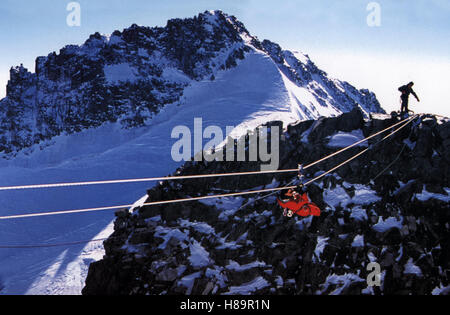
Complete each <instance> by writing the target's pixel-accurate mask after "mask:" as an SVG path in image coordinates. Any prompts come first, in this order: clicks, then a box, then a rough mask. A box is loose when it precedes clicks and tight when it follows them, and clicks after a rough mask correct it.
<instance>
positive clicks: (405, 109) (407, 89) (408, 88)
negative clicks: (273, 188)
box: [398, 82, 420, 116]
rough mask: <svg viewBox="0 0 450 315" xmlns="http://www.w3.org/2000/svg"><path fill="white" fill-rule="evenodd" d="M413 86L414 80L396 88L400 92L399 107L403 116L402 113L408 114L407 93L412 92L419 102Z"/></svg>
mask: <svg viewBox="0 0 450 315" xmlns="http://www.w3.org/2000/svg"><path fill="white" fill-rule="evenodd" d="M413 86H414V82H409V83H408V84H407V85H403V86H401V87H399V88H398V90H399V91H400V92H401V93H402V95H401V96H400V98H401V100H402V108H401V114H400V115H402V116H403V114H404V113H406V114H408V112H409V109H408V103H409V95H410V94H412V95H414V97H415V98H416V99H417V101H418V102H420V100H419V97H418V96H417V94H416V92H414V90H413V89H412V87H413Z"/></svg>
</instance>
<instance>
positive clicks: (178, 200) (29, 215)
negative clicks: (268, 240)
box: [0, 116, 416, 220]
mask: <svg viewBox="0 0 450 315" xmlns="http://www.w3.org/2000/svg"><path fill="white" fill-rule="evenodd" d="M414 117H416V116H414ZM411 122H412V119H411V118H410V119H408V120H407V121H406V122H405V121H403V123H404V125H403V126H401V127H399V128H397V129H396V130H394V131H392V132H391V133H390V134H388V135H387V136H385V137H384V138H383V139H381V140H380V141H378V142H377V144H378V143H380V142H382V141H384V140H385V139H387V138H389V137H391V136H392V135H394V134H395V133H397V132H398V131H400V130H401V129H403V128H404V127H406V126H407V125H408V124H409V123H411ZM396 125H398V124H396ZM391 128H392V127H391ZM369 149H371V147H369V148H367V149H365V150H363V151H361V152H359V153H358V154H356V155H354V156H352V157H351V158H349V159H347V160H346V161H344V162H342V163H341V164H339V165H338V166H335V167H333V168H332V169H330V170H329V171H327V172H325V173H323V174H321V175H319V176H317V177H316V178H314V179H312V180H310V181H309V182H307V183H306V184H305V186H307V185H310V184H312V183H313V182H315V181H317V180H319V179H320V178H322V177H324V176H326V175H328V174H329V173H331V172H333V171H335V170H336V169H338V168H340V167H342V166H344V165H345V164H347V163H349V162H351V161H352V160H354V159H356V158H357V157H359V156H360V155H362V154H364V153H365V152H367V151H368V150H369ZM296 171H298V170H296ZM295 188H297V186H288V187H279V188H268V189H260V190H254V191H245V192H238V193H228V194H220V195H209V196H202V197H189V198H183V199H176V200H166V201H154V202H150V203H145V204H143V205H141V207H144V206H156V205H165V204H173V203H182V202H189V201H200V200H207V199H217V198H226V197H237V196H244V195H253V194H260V193H268V192H278V191H282V190H285V189H295ZM267 197H268V196H266V198H267ZM133 206H134V204H133V205H122V206H112V207H99V208H89V209H78V210H65V211H56V212H42V213H31V214H22V215H12V216H2V217H0V220H8V219H21V218H30V217H41V216H49V215H62V214H74V213H85V212H94V211H107V210H116V209H125V208H131V207H133Z"/></svg>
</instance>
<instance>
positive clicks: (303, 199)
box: [278, 193, 320, 217]
mask: <svg viewBox="0 0 450 315" xmlns="http://www.w3.org/2000/svg"><path fill="white" fill-rule="evenodd" d="M294 198H295V199H293V200H289V201H287V202H283V201H281V200H280V199H278V204H279V205H280V206H281V207H282V208H284V209H289V210H291V211H292V212H294V213H295V214H297V215H299V216H301V217H308V216H310V215H312V216H317V217H318V216H320V209H319V207H317V206H316V205H315V204H314V203H312V202H311V201H310V200H309V198H308V195H307V194H306V193H305V194H303V195H299V196H295V197H294Z"/></svg>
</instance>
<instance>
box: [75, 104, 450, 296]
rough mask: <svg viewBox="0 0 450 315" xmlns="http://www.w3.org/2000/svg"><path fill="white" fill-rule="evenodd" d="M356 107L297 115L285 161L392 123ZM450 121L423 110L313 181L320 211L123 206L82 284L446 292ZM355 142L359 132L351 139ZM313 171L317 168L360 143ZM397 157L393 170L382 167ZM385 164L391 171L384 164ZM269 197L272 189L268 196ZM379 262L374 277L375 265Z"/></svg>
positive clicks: (228, 183) (196, 169)
mask: <svg viewBox="0 0 450 315" xmlns="http://www.w3.org/2000/svg"><path fill="white" fill-rule="evenodd" d="M396 121H397V120H396V118H390V117H389V116H384V117H382V118H380V117H378V119H372V120H364V119H363V114H362V113H361V112H359V111H353V112H351V113H348V114H344V115H342V116H340V117H338V118H323V119H320V120H318V121H306V122H301V123H298V124H296V125H291V126H289V127H288V128H287V131H286V132H285V133H284V134H283V135H282V136H281V145H280V148H281V152H280V161H281V166H280V168H281V169H290V168H296V167H297V164H298V163H299V162H302V163H305V164H307V163H310V162H312V161H315V160H317V159H319V158H321V157H323V156H325V155H327V154H329V153H331V152H334V151H336V150H337V148H338V147H339V145H338V144H339V143H341V144H340V145H341V146H342V145H343V144H342V142H339V141H337V140H336V139H342V137H344V138H345V137H351V136H353V137H363V136H368V135H370V134H373V133H375V132H377V131H379V130H381V129H383V128H386V127H388V126H390V125H392V124H394V123H395V122H396ZM449 130H450V123H449V121H448V120H447V119H441V118H437V117H434V116H429V115H423V116H421V117H420V120H416V121H415V123H414V124H411V125H409V126H407V127H406V128H404V129H403V130H402V131H400V132H399V133H398V134H396V135H395V136H394V137H393V138H391V139H389V140H386V141H382V142H379V141H380V140H381V137H378V138H376V139H373V140H371V141H370V145H372V147H371V150H369V151H368V152H367V153H365V154H364V155H362V156H361V157H359V158H358V159H356V160H354V161H352V162H351V163H349V164H348V165H346V166H344V167H342V168H340V169H339V170H337V171H336V172H335V173H332V174H330V175H328V176H326V177H324V178H323V179H322V180H320V181H317V182H315V183H314V184H312V185H310V186H309V187H308V193H309V196H310V197H311V199H312V200H313V201H314V202H315V203H316V204H317V205H318V206H319V207H320V208H321V209H322V215H321V217H318V218H306V219H301V218H299V217H295V218H292V219H289V218H286V217H283V216H282V211H281V209H280V208H279V207H278V206H277V204H276V201H275V197H274V196H268V197H267V196H266V195H258V196H251V195H250V196H247V197H238V198H228V199H227V198H226V199H221V200H213V201H204V202H188V203H182V204H168V205H164V206H154V207H141V208H138V209H136V211H135V212H134V213H130V212H129V211H128V210H122V211H119V212H118V213H117V219H116V221H115V230H114V233H113V235H111V237H110V238H109V239H108V240H107V241H106V242H105V243H104V246H105V250H106V255H105V257H104V259H103V260H101V261H99V262H95V263H92V264H91V266H90V270H89V275H88V277H87V280H86V287H85V288H84V290H83V293H84V294H445V293H448V291H449V289H448V288H449V285H450V283H449V282H450V265H449V262H450V259H449V253H450V241H449V239H450V238H449V236H450V233H449V232H450V213H449V212H448V203H449V201H450V197H449V193H450V189H449V187H450V179H449V174H450V172H449V165H450V164H449V163H448V157H449V156H450V155H449V154H450V145H449V143H450V141H449V140H450V139H449ZM351 139H353V141H354V138H351ZM361 149H362V148H361V147H358V148H353V149H351V150H349V152H346V153H343V154H342V155H340V156H339V157H335V158H332V159H330V160H328V161H326V162H323V163H321V164H320V165H317V166H315V167H313V168H311V169H308V171H307V175H308V177H310V178H312V177H314V176H315V175H316V176H317V175H318V174H320V173H319V172H322V171H324V170H328V169H330V168H331V167H333V166H335V165H337V164H338V163H340V162H341V161H343V160H344V159H346V158H348V157H350V156H352V155H354V154H355V153H357V152H359V151H360V150H361ZM393 161H396V162H395V163H393V164H392V165H391V166H390V167H389V168H388V169H386V167H387V166H388V165H390V164H391V163H392V162H393ZM258 167H259V165H258V163H245V162H212V163H206V162H205V163H200V162H189V163H187V164H185V165H184V166H183V167H182V168H180V169H179V170H178V171H177V173H176V174H177V175H187V174H210V173H221V172H230V171H233V172H239V171H248V170H258ZM383 171H384V172H383ZM293 179H295V174H281V175H276V176H273V175H264V176H263V175H259V176H250V177H227V178H220V179H202V180H196V181H192V180H186V181H183V182H178V181H177V182H165V183H163V184H160V185H158V186H156V187H155V188H153V189H151V190H149V191H148V196H149V198H148V200H147V201H148V202H151V201H157V200H173V199H178V198H186V197H195V196H203V195H207V194H218V193H225V192H230V191H244V190H248V189H256V188H260V187H266V188H270V187H279V186H284V185H287V184H288V183H289V182H291V181H292V180H293ZM261 197H265V198H261ZM371 262H376V263H378V264H379V265H380V267H381V286H380V287H377V286H375V287H368V284H367V281H366V279H367V277H368V276H369V271H368V270H367V266H368V264H369V263H371Z"/></svg>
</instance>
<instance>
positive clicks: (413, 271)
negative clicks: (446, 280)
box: [403, 258, 422, 277]
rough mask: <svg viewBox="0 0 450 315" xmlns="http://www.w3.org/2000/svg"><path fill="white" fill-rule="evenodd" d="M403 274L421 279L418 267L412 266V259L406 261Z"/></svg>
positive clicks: (420, 271)
mask: <svg viewBox="0 0 450 315" xmlns="http://www.w3.org/2000/svg"><path fill="white" fill-rule="evenodd" d="M403 273H404V274H405V275H407V274H413V275H416V276H418V277H422V270H421V269H420V268H419V267H417V266H416V265H414V263H413V259H412V258H410V259H409V260H408V262H407V263H406V264H405V270H404V271H403Z"/></svg>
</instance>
